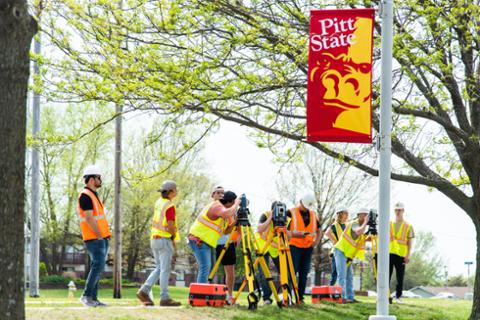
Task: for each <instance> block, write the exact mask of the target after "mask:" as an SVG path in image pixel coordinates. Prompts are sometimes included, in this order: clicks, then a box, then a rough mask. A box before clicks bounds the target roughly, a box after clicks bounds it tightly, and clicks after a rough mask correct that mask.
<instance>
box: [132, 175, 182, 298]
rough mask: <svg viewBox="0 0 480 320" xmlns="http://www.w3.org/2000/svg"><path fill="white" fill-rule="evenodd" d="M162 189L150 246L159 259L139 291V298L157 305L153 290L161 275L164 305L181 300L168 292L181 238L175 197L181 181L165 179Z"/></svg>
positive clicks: (156, 203)
mask: <svg viewBox="0 0 480 320" xmlns="http://www.w3.org/2000/svg"><path fill="white" fill-rule="evenodd" d="M158 192H160V193H161V196H160V198H159V199H158V200H157V201H156V202H155V207H154V210H153V219H152V227H151V232H150V234H151V236H150V248H151V249H152V253H153V258H154V259H155V269H154V270H153V271H152V272H151V273H150V275H149V276H148V278H147V280H146V281H145V283H144V284H143V285H142V287H141V288H140V289H139V290H138V291H137V298H138V299H139V300H140V301H141V302H142V303H143V304H144V305H145V306H153V305H154V303H153V301H152V299H150V291H151V290H152V287H153V285H154V284H155V283H156V282H157V281H158V278H160V290H161V294H160V306H162V307H177V306H180V302H178V301H175V300H173V299H172V298H170V296H169V294H168V280H169V278H170V270H171V265H172V257H173V255H174V253H175V241H178V240H179V235H178V228H177V217H176V207H175V205H174V204H173V202H172V200H173V199H174V198H175V197H176V196H177V193H178V191H177V184H176V183H175V181H172V180H165V181H164V182H163V183H162V185H161V187H160V189H159V190H158Z"/></svg>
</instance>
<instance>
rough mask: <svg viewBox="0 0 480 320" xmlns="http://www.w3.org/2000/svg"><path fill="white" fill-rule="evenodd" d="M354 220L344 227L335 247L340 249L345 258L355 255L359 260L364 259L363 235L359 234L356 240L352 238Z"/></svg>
mask: <svg viewBox="0 0 480 320" xmlns="http://www.w3.org/2000/svg"><path fill="white" fill-rule="evenodd" d="M355 222H356V221H354V222H352V223H350V224H349V225H348V226H347V227H346V228H345V231H343V233H342V235H341V236H340V239H339V240H338V242H337V244H336V245H335V248H336V249H337V250H340V251H342V252H343V253H344V254H345V256H346V257H347V258H351V259H353V258H355V257H357V258H359V259H360V260H365V236H364V235H363V234H362V235H360V236H359V237H358V239H357V240H356V241H355V240H353V238H352V227H353V224H354V223H355ZM357 223H358V222H357Z"/></svg>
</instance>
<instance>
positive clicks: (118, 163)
mask: <svg viewBox="0 0 480 320" xmlns="http://www.w3.org/2000/svg"><path fill="white" fill-rule="evenodd" d="M122 8H123V1H122V0H120V3H119V9H120V10H122ZM122 109H123V108H122V105H121V104H119V103H117V104H116V105H115V112H116V114H117V116H116V118H115V191H114V195H115V198H114V208H113V210H114V218H113V221H114V223H113V232H114V239H115V242H114V258H113V298H115V299H120V298H122V208H121V189H122V177H121V175H120V171H121V169H122Z"/></svg>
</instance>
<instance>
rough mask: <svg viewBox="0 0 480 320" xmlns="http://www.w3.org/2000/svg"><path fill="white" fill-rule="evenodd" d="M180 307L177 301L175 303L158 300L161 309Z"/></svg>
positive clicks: (170, 300) (171, 300) (173, 301)
mask: <svg viewBox="0 0 480 320" xmlns="http://www.w3.org/2000/svg"><path fill="white" fill-rule="evenodd" d="M180 305H181V303H180V302H178V301H175V300H173V299H170V298H168V299H163V300H160V306H161V307H179V306H180Z"/></svg>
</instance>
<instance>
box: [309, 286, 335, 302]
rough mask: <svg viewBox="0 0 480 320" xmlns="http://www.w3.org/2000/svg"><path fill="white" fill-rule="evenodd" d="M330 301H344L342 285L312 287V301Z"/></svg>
mask: <svg viewBox="0 0 480 320" xmlns="http://www.w3.org/2000/svg"><path fill="white" fill-rule="evenodd" d="M319 301H330V302H336V303H342V287H340V286H316V287H312V303H317V302H319Z"/></svg>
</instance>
